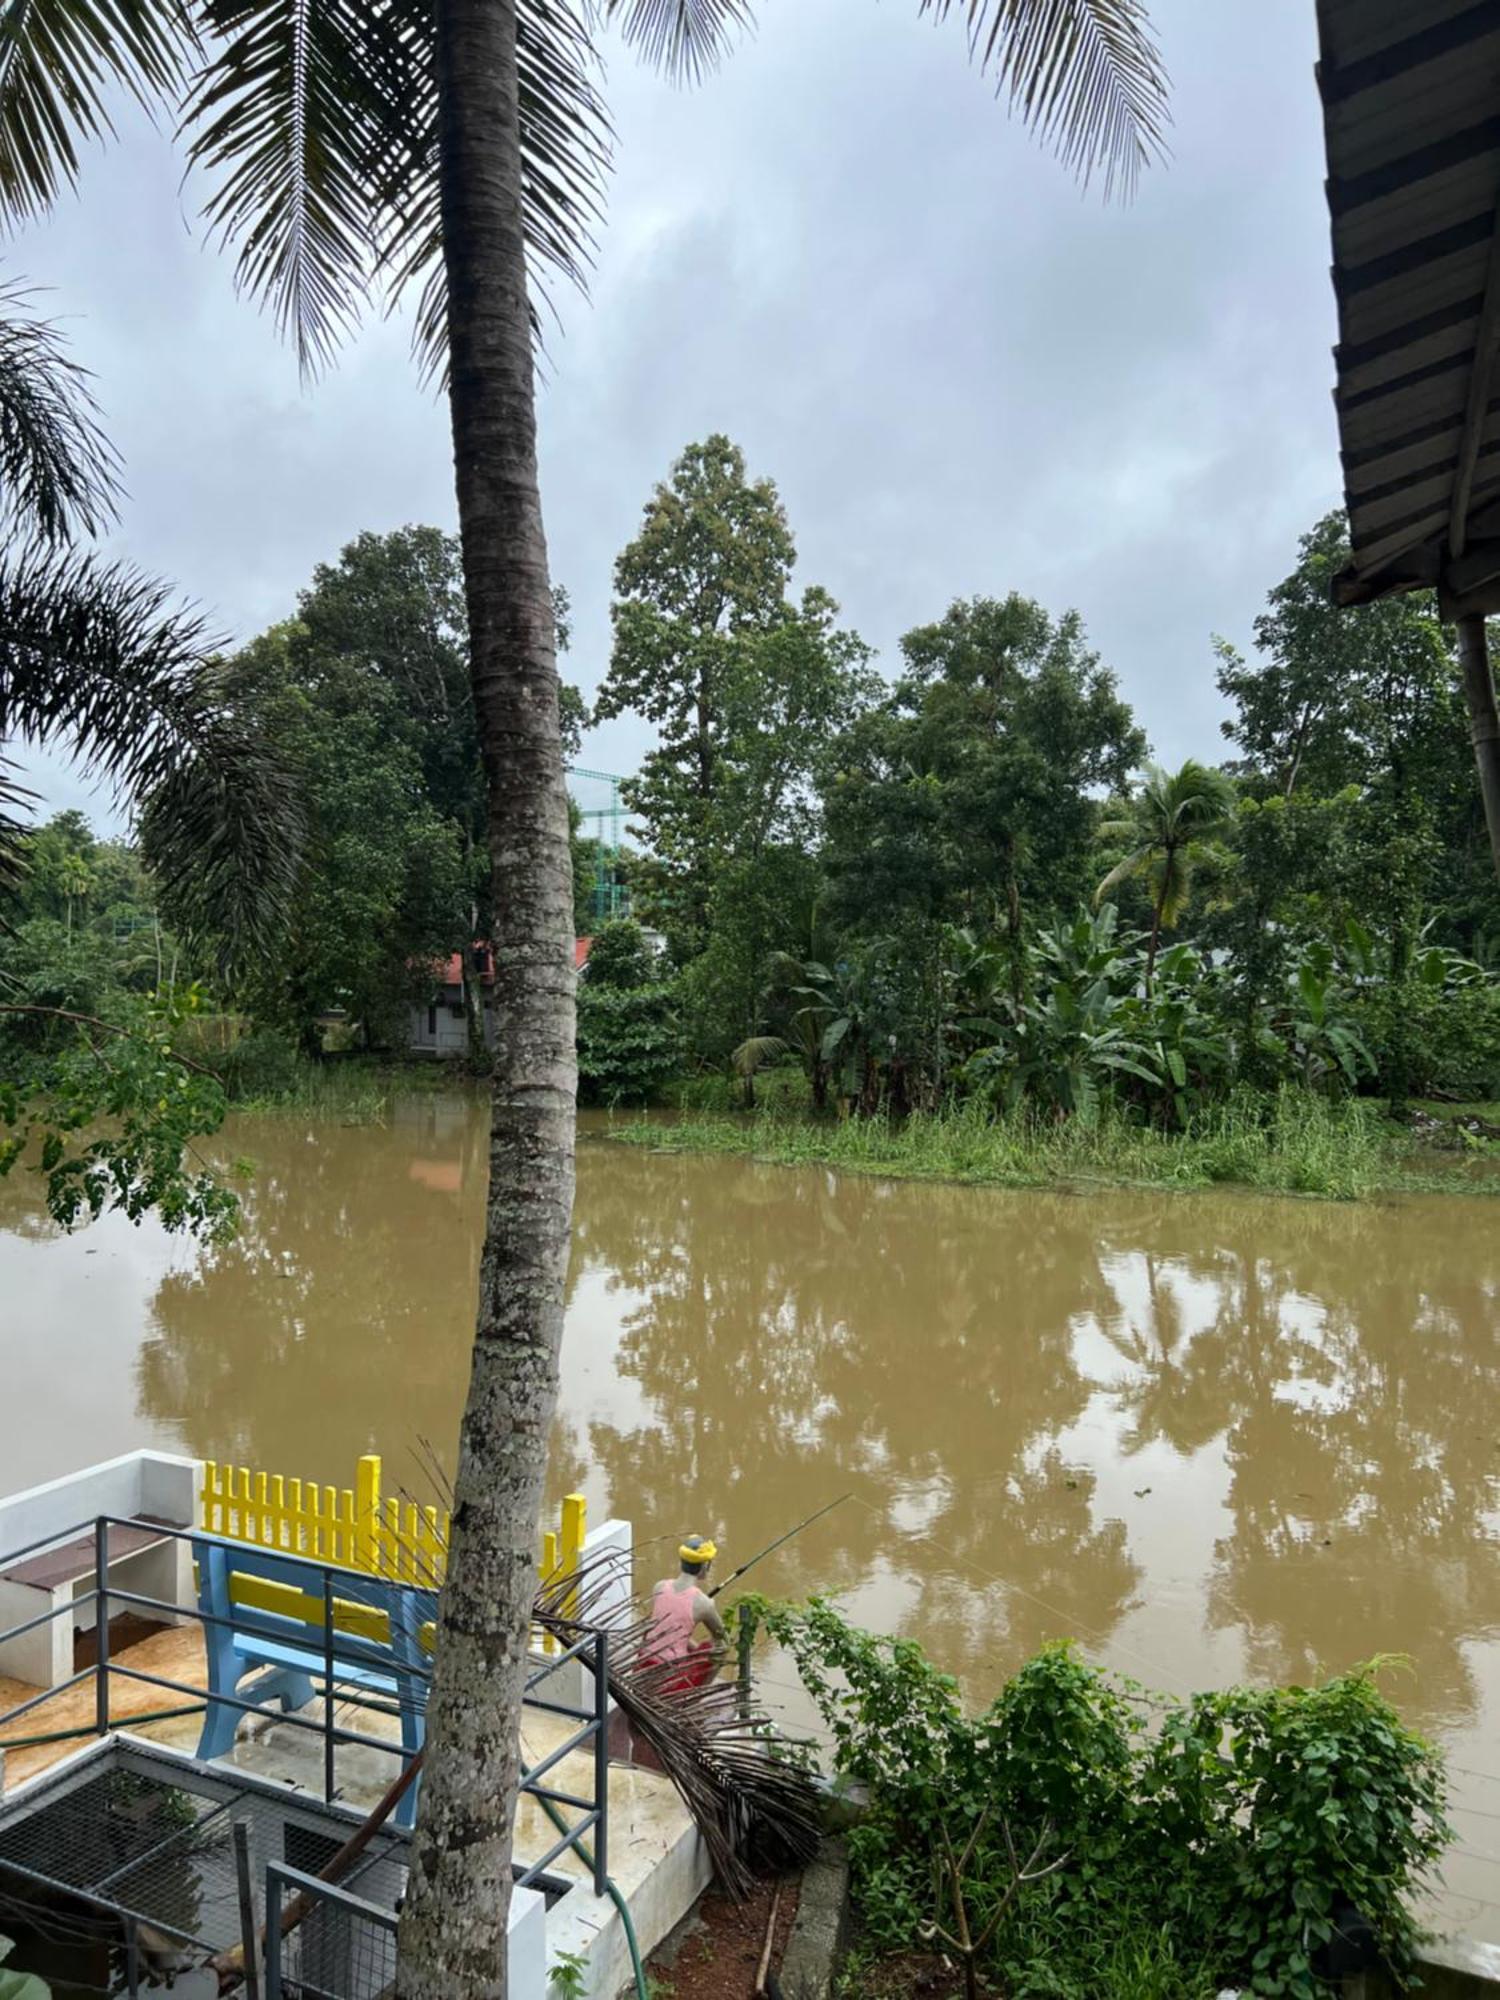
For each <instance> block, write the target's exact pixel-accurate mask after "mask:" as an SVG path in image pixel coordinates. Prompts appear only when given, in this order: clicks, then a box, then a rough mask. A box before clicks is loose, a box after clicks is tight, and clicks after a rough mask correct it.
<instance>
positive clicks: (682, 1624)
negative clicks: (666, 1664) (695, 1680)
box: [651, 1583, 698, 1660]
mask: <svg viewBox="0 0 1500 2000" xmlns="http://www.w3.org/2000/svg"><path fill="white" fill-rule="evenodd" d="M697 1623H698V1591H697V1587H696V1586H695V1587H694V1588H693V1589H692V1590H674V1589H673V1588H672V1586H671V1584H670V1583H659V1584H658V1585H657V1587H656V1592H655V1595H654V1596H653V1597H652V1599H651V1650H652V1652H653V1653H654V1654H655V1655H656V1657H657V1658H658V1659H659V1660H681V1659H684V1658H685V1657H686V1656H687V1655H688V1654H689V1653H690V1652H691V1651H692V1650H693V1628H694V1626H695V1625H696V1624H697Z"/></svg>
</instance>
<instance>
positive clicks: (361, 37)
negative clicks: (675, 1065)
mask: <svg viewBox="0 0 1500 2000" xmlns="http://www.w3.org/2000/svg"><path fill="white" fill-rule="evenodd" d="M928 4H929V5H930V7H931V8H932V10H933V11H934V12H936V13H938V14H942V15H946V14H950V13H952V12H954V11H956V10H955V8H954V4H953V0H928ZM60 5H61V7H62V22H63V31H62V32H61V33H59V24H58V10H57V8H49V9H47V10H45V11H44V12H39V11H38V10H36V9H27V10H24V11H22V12H19V13H14V12H13V13H12V14H10V15H8V16H7V17H5V22H4V35H5V38H6V41H7V43H8V47H7V48H6V51H5V53H6V56H7V60H6V61H5V62H4V64H3V66H0V155H3V165H4V171H3V172H0V194H3V196H4V198H5V202H6V206H7V207H8V209H9V210H10V212H11V213H12V214H18V215H26V214H28V213H31V212H34V211H36V210H39V209H43V208H45V207H46V206H47V205H48V204H50V202H51V201H52V200H53V199H54V198H55V196H56V194H57V192H58V190H59V188H60V187H61V186H64V185H67V184H69V183H70V182H72V181H73V180H75V179H76V176H77V145H78V141H79V138H80V136H87V135H91V134H93V133H94V132H97V131H98V130H99V129H100V127H101V125H104V124H105V122H106V110H105V106H106V101H107V97H108V93H109V91H110V90H111V89H112V88H114V87H115V86H116V85H117V84H118V83H120V82H123V83H125V84H126V85H127V86H128V87H130V88H132V89H133V90H134V91H135V93H136V94H137V95H138V96H145V97H148V98H160V97H162V96H164V95H165V96H167V97H169V98H172V97H175V96H176V95H177V94H178V92H179V91H180V89H181V85H182V79H183V76H184V72H185V71H191V74H192V84H191V89H190V91H189V102H188V107H187V109H188V123H189V125H190V126H191V128H192V129H193V130H194V134H195V137H194V142H193V151H194V154H195V156H196V157H198V158H200V159H203V160H205V161H207V162H208V163H209V164H210V165H213V166H217V167H218V168H220V169H222V170H223V174H224V178H223V179H222V181H221V182H220V184H219V186H218V188H217V190H216V193H215V195H214V198H213V201H212V204H211V213H212V215H213V217H214V219H215V221H216V222H217V223H218V225H219V226H220V227H221V229H222V230H223V231H224V233H225V234H226V235H228V236H229V237H230V238H231V239H233V240H235V241H236V242H238V244H239V245H240V255H239V269H240V274H241V277H242V278H243V280H244V281H245V282H246V283H247V284H248V285H249V286H250V287H251V288H252V289H253V290H255V291H256V292H257V293H259V294H260V295H262V296H264V297H266V298H268V299H269V300H270V301H271V302H272V303H273V306H274V308H275V310H276V312H277V315H278V318H279V319H280V321H281V323H282V324H283V325H284V326H287V327H289V328H291V329H292V330H294V331H295V333H296V336H297V339H298V343H299V346H300V348H301V351H302V354H303V357H304V360H305V361H308V362H312V361H316V360H317V359H318V358H320V357H321V356H323V355H326V354H327V353H328V351H329V350H330V348H331V347H332V345H333V343H334V341H335V340H336V338H337V336H338V334H339V332H340V331H341V330H342V329H343V328H344V327H345V326H347V325H348V324H349V322H350V321H351V320H352V319H354V318H357V316H358V315H359V313H360V311H361V308H362V306H363V304H364V301H365V299H366V296H367V293H368V286H369V277H370V273H371V271H372V270H374V271H376V272H378V273H380V274H381V276H383V277H385V278H387V279H388V280H389V281H390V282H391V283H393V284H394V285H395V286H396V287H397V288H399V287H400V286H401V285H402V284H405V283H410V282H412V281H414V280H419V281H422V282H423V286H424V289H423V296H422V310H421V324H422V328H423V331H424V334H425V336H426V340H427V352H428V355H429V358H430V359H433V360H436V359H437V358H438V357H442V359H444V360H445V361H446V366H447V373H446V382H447V389H448V401H449V411H450V417H451V421H452V428H453V438H454V463H455V483H456V490H457V501H458V517H459V532H460V539H461V545H462V549H463V559H464V583H465V597H466V601H467V604H468V610H469V644H470V667H471V677H472V684H473V688H474V698H475V713H476V717H477V723H478V733H479V741H480V747H481V753H482V756H483V759H484V764H485V775H486V781H487V787H488V833H489V844H490V850H491V857H492V863H493V883H494V902H495V909H496V914H497V921H496V924H495V926H494V944H495V949H496V968H497V972H496V989H495V990H496V1007H497V1014H498V1019H499V1027H500V1033H499V1036H498V1045H497V1058H496V1065H495V1078H494V1115H493V1144H492V1147H491V1170H490V1182H489V1196H488V1214H487V1224H486V1247H485V1251H484V1254H483V1257H482V1259H481V1270H480V1301H479V1311H478V1315H477V1320H478V1324H477V1329H476V1340H475V1348H474V1359H473V1376H472V1386H471V1394H470V1399H469V1403H468V1406H467V1411H466V1416H465V1420H464V1426H463V1446H462V1451H461V1454H460V1458H459V1465H458V1472H457V1479H456V1506H455V1514H456V1517H457V1519H458V1521H459V1523H460V1524H461V1525H460V1528H459V1532H458V1534H457V1536H456V1538H455V1542H454V1546H453V1548H452V1550H451V1552H450V1560H449V1568H448V1580H447V1585H446V1588H445V1591H444V1595H443V1612H442V1638H441V1642H440V1644H439V1647H438V1652H437V1664H436V1669H435V1679H434V1686H433V1693H432V1701H431V1706H430V1727H429V1735H428V1748H427V1772H426V1782H425V1786H424V1793H423V1811H422V1816H421V1823H420V1828H419V1834H418V1841H417V1847H416V1851H415V1854H414V1857H413V1864H414V1865H413V1871H412V1881H411V1887H410V1890H409V1893H408V1897H407V1902H406V1905H405V1909H404V1911H403V1917H402V1937H401V1943H400V1953H399V1964H398V1971H397V1990H398V1993H399V1994H400V1996H401V2000H428V1996H433V1997H434V2000H436V1997H437V1996H441V2000H461V1996H463V1995H465V1994H470V1993H476V1994H477V1993H478V1992H481V1991H483V1992H486V1993H503V1991H504V1987H505V1961H506V1925H505V1912H506V1896H507V1885H508V1882H509V1866H508V1864H509V1857H510V1827H511V1821H512V1817H513V1807H514V1799H515V1786H516V1779H517V1770H516V1758H517V1754H518V1752H517V1748H516V1727H515V1723H516V1717H517V1714H518V1712H519V1704H520V1698H521V1683H522V1677H523V1675H524V1672H525V1637H526V1633H527V1630H528V1627H529V1621H530V1609H531V1590H530V1565H531V1554H530V1551H531V1547H532V1543H533V1540H534V1532H535V1525H536V1519H537V1514H538V1508H539V1503H540V1494H541V1483H542V1474H543V1459H544V1453H545V1439H546V1433H547V1424H548V1418H549V1416H550V1413H551V1410H552V1407H553V1404H554V1402H555V1400H556V1369H557V1349H558V1343H559V1340H560V1337H561V1328H562V1306H563V1288H564V1283H565V1278H566V1270H567V1263H568V1254H569V1217H570V1212H571V1206H572V1189H573V1166H572V1161H573V1098H574V1089H575V1080H576V1070H575V1062H574V1056H573V1032H574V1019H573V979H572V896H571V884H570V881H569V843H568V833H569V828H568V808H567V793H566V788H565V785H564V779H563V760H562V741H561V717H560V703H559V694H558V677H557V668H556V651H555V628H554V621H553V616H552V605H551V600H550V593H549V586H548V574H547V555H546V543H545V538H544V534H543V529H542V510H541V501H540V493H539V488H538V478H537V458H536V408H535V383H534V372H533V371H534V353H533V341H534V321H533V310H532V307H531V304H530V301H529V296H528V283H527V262H528V256H534V257H535V258H537V259H538V260H539V261H540V262H541V263H542V264H543V265H544V266H545V265H546V264H547V263H549V262H550V263H551V264H552V265H553V266H554V267H557V266H561V267H562V268H563V269H565V270H576V268H577V265H578V261H579V259H580V257H581V256H582V254H583V244H584V242H585V240H586V238H587V232H588V227H589V223H590V221H591V219H592V216H593V213H594V209H595V206H596V200H597V194H598V190H599V185H600V175H601V172H602V161H603V158H604V152H603V119H602V116H601V112H600V107H599V106H598V103H597V100H596V98H595V96H594V93H593V90H592V87H591V81H590V77H589V73H588V68H587V65H588V62H589V60H590V56H591V46H590V43H589V39H588V33H587V28H586V25H585V22H584V20H583V19H581V18H580V16H579V15H578V14H576V13H575V12H573V11H572V9H571V8H570V7H568V6H566V5H564V4H560V3H559V0H436V5H435V6H433V7H432V8H430V9H429V8H425V7H419V6H416V5H412V4H407V0H400V4H396V5H393V6H391V7H389V8H384V9H374V10H372V9H370V8H368V7H365V6H362V5H359V4H357V0H322V4H319V5H316V6H313V5H311V4H303V5H296V4H288V0H223V4H221V0H199V5H198V6H196V7H183V6H181V5H179V4H177V0H142V4H139V5H132V7H131V8H130V9H129V10H128V11H127V12H125V13H121V11H120V10H119V9H118V8H117V7H115V6H114V5H112V4H107V0H60ZM598 12H599V13H600V14H601V15H603V16H604V17H605V18H609V17H617V18H618V19H620V20H621V21H622V22H623V23H624V25H625V27H626V30H627V33H628V34H629V35H631V36H632V38H633V39H634V40H635V41H636V42H637V44H639V45H640V46H641V47H642V48H643V49H644V50H645V52H646V53H647V54H648V55H649V56H650V57H652V58H653V59H654V60H657V61H659V62H662V63H663V64H664V65H666V66H667V67H669V68H674V69H677V70H679V71H686V72H688V73H690V74H691V73H693V72H695V71H696V70H697V69H698V68H699V67H700V65H701V64H702V63H703V62H705V61H708V60H711V59H712V58H713V56H714V54H715V52H716V51H717V50H718V49H719V48H721V47H723V46H724V44H725V42H726V41H727V38H728V36H729V35H730V34H731V33H732V31H733V29H734V28H735V26H736V25H737V24H738V22H739V21H740V20H741V19H743V15H744V10H743V8H742V7H741V6H740V5H739V4H738V0H729V4H724V0H600V4H599V8H598ZM962 12H963V16H964V18H965V20H966V21H967V24H968V27H969V31H970V37H971V41H972V44H973V46H974V48H975V50H976V51H977V52H978V54H979V56H980V58H981V60H983V61H985V62H993V63H994V64H995V66H996V69H997V72H998V74H999V77H1000V80H1001V83H1002V86H1003V87H1004V88H1006V89H1007V90H1008V91H1009V93H1010V97H1011V100H1012V102H1013V103H1014V104H1015V106H1016V107H1017V108H1018V109H1019V110H1020V112H1021V114H1022V116H1023V117H1024V118H1025V119H1026V120H1027V121H1028V122H1029V123H1030V124H1032V125H1033V126H1034V127H1035V128H1036V129H1038V130H1039V131H1040V132H1041V133H1042V134H1043V135H1044V136H1045V137H1046V138H1047V139H1048V140H1049V141H1050V142H1051V143H1053V145H1054V146H1055V147H1056V149H1057V151H1058V152H1059V153H1060V154H1061V156H1062V158H1063V159H1064V160H1065V161H1066V162H1067V163H1068V164H1069V165H1070V166H1071V167H1073V168H1074V169H1075V170H1077V171H1079V172H1080V173H1082V174H1083V175H1085V176H1087V174H1088V173H1089V172H1090V171H1091V170H1092V169H1094V168H1096V167H1098V168H1102V169H1103V171H1104V173H1105V176H1106V185H1108V184H1109V182H1111V181H1113V180H1114V179H1115V178H1116V177H1117V176H1119V177H1121V178H1123V179H1124V180H1125V181H1126V182H1127V183H1128V182H1129V181H1130V180H1131V179H1132V178H1133V176H1134V173H1135V171H1136V170H1137V169H1138V168H1139V166H1140V164H1141V163H1142V161H1143V159H1145V158H1147V157H1149V156H1150V154H1151V153H1152V152H1153V150H1156V149H1158V148H1159V143H1160V131H1161V123H1162V119H1163V115H1164V112H1163V105H1164V95H1165V88H1164V79H1163V77H1162V73H1161V70H1160V66H1159V62H1158V59H1157V55H1156V51H1155V48H1154V45H1153V44H1152V41H1151V39H1150V35H1149V32H1148V28H1147V24H1146V21H1145V17H1144V13H1143V10H1142V7H1141V4H1140V0H1018V4H1015V5H1009V4H1008V5H1006V6H1004V7H998V6H997V7H996V8H995V9H994V10H990V9H987V8H984V7H982V6H980V7H974V6H970V7H967V8H964V9H963V10H962ZM195 29H198V30H202V31H203V32H202V34H201V39H200V37H199V36H197V35H195V34H194V32H193V31H194V30H195ZM205 45H206V46H207V47H208V49H209V51H210V54H209V57H208V60H207V62H206V64H202V63H201V53H200V52H201V50H202V48H203V47H204V46H205ZM200 64H201V66H200ZM522 1215H524V1216H525V1217H526V1219H527V1221H526V1227H525V1228H524V1229H518V1228H517V1226H516V1224H517V1218H518V1217H519V1216H522Z"/></svg>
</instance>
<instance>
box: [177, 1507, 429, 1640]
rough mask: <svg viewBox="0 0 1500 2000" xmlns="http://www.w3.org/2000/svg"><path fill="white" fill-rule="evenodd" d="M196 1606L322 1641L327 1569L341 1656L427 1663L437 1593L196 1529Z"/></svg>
mask: <svg viewBox="0 0 1500 2000" xmlns="http://www.w3.org/2000/svg"><path fill="white" fill-rule="evenodd" d="M193 1555H194V1558H195V1560H196V1563H197V1568H198V1608H199V1610H200V1611H202V1612H203V1613H204V1614H205V1615H206V1616H208V1617H211V1618H218V1619H229V1620H231V1621H232V1622H233V1624H234V1626H235V1628H236V1629H237V1630H239V1631H242V1632H247V1633H250V1634H253V1635H256V1636H259V1637H261V1638H266V1639H277V1640H284V1641H290V1642H292V1643H295V1644H299V1645H303V1646H306V1647H308V1648H309V1649H321V1648H322V1646H323V1644H324V1635H325V1629H326V1622H327V1603H326V1599H325V1595H324V1589H325V1584H324V1579H325V1575H331V1578H332V1584H333V1629H334V1635H335V1644H336V1649H337V1652H338V1655H339V1658H340V1659H342V1660H351V1659H356V1660H366V1661H368V1662H369V1663H370V1664H371V1665H372V1666H379V1665H386V1666H398V1665H399V1666H403V1667H407V1668H411V1669H415V1670H417V1671H419V1672H425V1670H426V1654H427V1653H428V1652H430V1650H431V1641H430V1628H431V1621H432V1620H433V1618H434V1617H435V1616H436V1610H437V1597H436V1593H435V1592H434V1591H431V1590H425V1589H421V1588H418V1587H417V1586H415V1585H412V1584H400V1583H392V1582H389V1581H387V1580H386V1579H385V1578H383V1577H374V1576H366V1575H364V1574H363V1573H362V1572H360V1571H358V1570H350V1569H333V1568H332V1566H331V1565H329V1564H326V1563H317V1562H312V1561H310V1560H309V1559H308V1558H307V1557H305V1556H297V1555H292V1554H290V1553H288V1554H286V1555H278V1554H276V1553H274V1552H273V1551H271V1550H269V1549H261V1548H256V1547H254V1546H253V1545H252V1544H250V1543H248V1542H241V1541H236V1540H233V1539H231V1538H229V1537H227V1536H223V1535H197V1536H195V1537H194V1538H193Z"/></svg>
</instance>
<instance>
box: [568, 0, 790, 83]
mask: <svg viewBox="0 0 1500 2000" xmlns="http://www.w3.org/2000/svg"><path fill="white" fill-rule="evenodd" d="M596 4H598V5H599V6H600V11H601V13H602V15H603V18H604V19H605V20H607V21H614V20H617V21H618V22H619V23H620V26H621V28H622V29H623V31H624V35H625V40H626V43H627V44H628V46H629V47H631V48H633V49H635V50H636V51H637V53H638V54H640V55H641V56H642V57H644V59H645V60H646V61H647V62H648V63H650V64H651V66H652V68H653V69H659V70H662V71H664V72H665V73H666V75H668V76H670V77H672V78H673V79H674V81H684V82H688V83H696V82H698V81H699V79H700V78H701V77H702V76H703V75H704V74H705V73H706V72H707V71H708V70H711V69H713V68H715V67H716V66H717V64H718V62H719V60H720V58H721V57H722V56H723V55H724V54H725V52H726V50H727V49H728V48H729V45H730V43H731V42H732V41H733V39H734V37H735V35H736V34H738V33H742V32H743V31H744V30H745V29H746V28H748V27H750V25H751V23H752V20H753V15H752V13H751V9H750V6H749V0H596Z"/></svg>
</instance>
